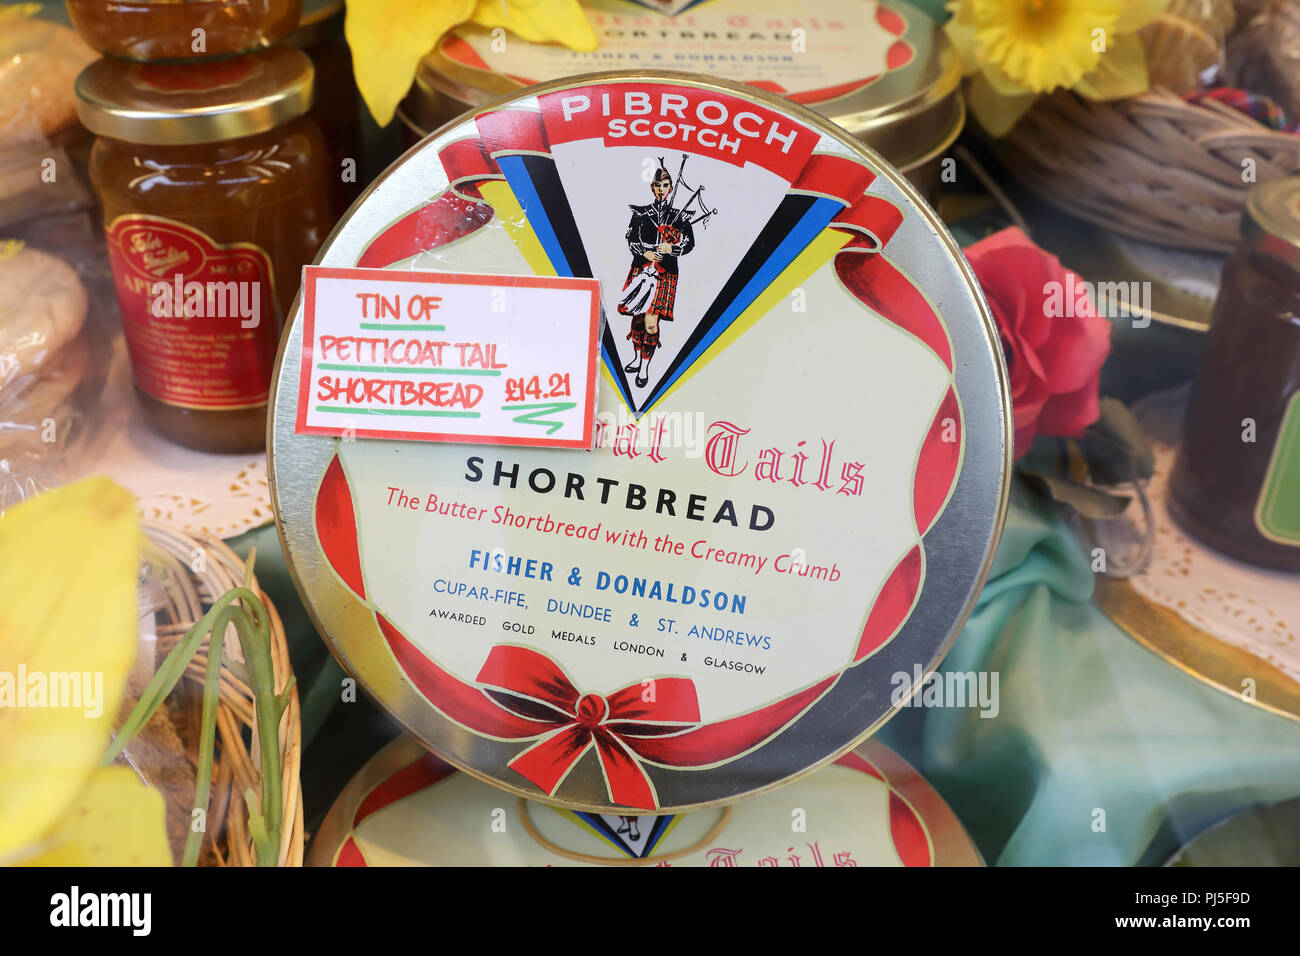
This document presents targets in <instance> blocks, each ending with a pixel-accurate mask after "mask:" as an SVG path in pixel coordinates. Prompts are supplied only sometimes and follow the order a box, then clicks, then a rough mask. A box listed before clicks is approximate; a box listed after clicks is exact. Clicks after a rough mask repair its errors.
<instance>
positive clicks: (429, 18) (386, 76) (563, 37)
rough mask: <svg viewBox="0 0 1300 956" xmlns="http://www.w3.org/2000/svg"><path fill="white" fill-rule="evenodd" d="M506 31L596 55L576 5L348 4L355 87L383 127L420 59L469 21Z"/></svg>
mask: <svg viewBox="0 0 1300 956" xmlns="http://www.w3.org/2000/svg"><path fill="white" fill-rule="evenodd" d="M470 20H472V21H473V22H475V23H477V24H480V25H482V26H485V27H489V28H492V27H504V28H505V29H507V30H509V31H510V32H512V33H514V34H515V35H516V36H518V37H521V38H522V39H524V40H528V41H530V42H533V43H550V42H555V43H562V44H564V45H565V46H569V47H572V48H573V49H575V50H594V49H595V48H596V34H595V33H594V32H593V31H592V29H591V24H590V23H588V22H587V17H586V15H585V14H584V13H583V12H582V8H581V7H580V6H578V0H348V4H347V16H346V19H345V21H344V34H345V35H346V37H347V41H348V46H349V47H351V49H352V64H353V67H352V68H353V72H354V73H355V74H356V78H357V87H358V88H359V89H360V90H361V98H362V99H363V100H365V102H366V106H367V107H369V109H370V112H371V115H373V116H374V118H375V120H376V122H378V123H379V125H380V126H386V125H388V123H389V122H390V121H391V120H392V118H393V113H394V112H395V111H396V109H397V104H398V103H399V102H401V100H402V97H404V96H405V95H406V91H407V90H408V89H410V87H411V80H412V79H413V78H414V76H415V70H416V67H417V66H418V65H419V62H420V59H421V57H423V56H424V55H425V54H426V53H428V52H429V50H431V49H432V48H433V45H434V44H435V43H437V41H438V40H439V39H440V38H441V37H442V35H443V34H445V33H446V32H447V31H449V30H451V29H452V28H453V27H456V26H458V25H460V24H462V23H465V22H466V21H470Z"/></svg>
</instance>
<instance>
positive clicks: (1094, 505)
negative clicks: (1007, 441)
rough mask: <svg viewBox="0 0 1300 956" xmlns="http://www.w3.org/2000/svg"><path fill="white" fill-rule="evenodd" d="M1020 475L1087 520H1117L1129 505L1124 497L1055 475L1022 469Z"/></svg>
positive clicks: (1127, 499)
mask: <svg viewBox="0 0 1300 956" xmlns="http://www.w3.org/2000/svg"><path fill="white" fill-rule="evenodd" d="M1021 474H1023V475H1024V476H1025V478H1026V479H1028V480H1029V483H1030V484H1031V485H1035V486H1036V487H1038V488H1039V489H1040V490H1041V491H1043V492H1045V493H1046V494H1047V495H1049V496H1050V497H1051V498H1053V499H1055V500H1056V501H1060V502H1062V503H1064V504H1067V505H1069V506H1070V507H1072V508H1074V509H1075V510H1076V511H1078V512H1079V513H1080V514H1082V515H1084V516H1085V517H1088V518H1118V517H1119V516H1120V515H1122V514H1123V513H1124V512H1125V510H1126V509H1127V508H1128V505H1129V500H1130V499H1129V498H1127V497H1125V496H1124V495H1112V494H1110V492H1107V491H1102V490H1101V489H1100V488H1093V487H1091V486H1090V485H1081V484H1079V483H1078V482H1075V481H1070V480H1069V479H1066V478H1059V477H1057V476H1056V475H1047V474H1043V473H1042V472H1037V471H1025V470H1023V469H1021Z"/></svg>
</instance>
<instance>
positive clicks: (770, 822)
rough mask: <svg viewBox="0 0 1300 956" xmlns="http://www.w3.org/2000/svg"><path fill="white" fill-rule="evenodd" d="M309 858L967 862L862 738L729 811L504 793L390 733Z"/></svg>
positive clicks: (925, 794) (914, 783)
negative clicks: (583, 803)
mask: <svg viewBox="0 0 1300 956" xmlns="http://www.w3.org/2000/svg"><path fill="white" fill-rule="evenodd" d="M307 862H308V865H309V866H786V867H789V866H800V867H854V866H922V867H923V866H979V865H981V861H980V857H979V853H978V851H977V850H976V849H975V846H974V844H972V843H971V841H970V838H969V837H968V836H967V835H966V831H965V830H964V829H963V828H962V825H961V823H960V821H958V819H957V818H956V817H955V816H954V815H953V813H952V811H951V810H950V809H949V808H948V805H947V804H946V803H944V801H943V798H942V797H940V796H939V794H937V793H936V792H935V791H934V789H933V788H932V787H931V786H930V785H929V784H928V783H927V782H926V781H925V779H924V778H923V777H921V776H920V775H919V774H918V773H917V772H916V771H915V770H913V769H912V768H911V767H910V766H909V765H908V764H907V762H906V761H904V760H903V759H902V758H901V757H899V756H898V755H897V754H895V753H894V752H893V751H892V750H890V749H889V748H888V747H886V746H885V745H884V744H881V743H879V742H876V741H867V742H866V743H864V744H863V745H862V746H861V747H859V748H857V749H856V750H854V751H852V752H850V753H847V754H845V755H844V756H843V757H841V758H839V759H838V760H837V761H835V763H833V764H832V765H831V766H829V767H824V768H823V769H821V770H819V771H817V772H816V773H814V774H809V775H808V776H807V777H804V778H803V779H802V780H800V781H798V782H797V783H795V784H792V785H791V786H789V787H783V788H782V789H781V790H779V791H776V792H774V793H766V794H762V795H760V796H758V797H755V798H754V799H753V800H746V801H744V802H742V803H740V804H737V805H736V806H734V807H730V806H728V807H717V808H712V809H705V810H695V811H692V812H690V813H679V814H658V815H653V816H645V815H640V816H632V815H625V814H612V813H584V812H582V811H577V810H565V809H560V808H557V807H550V806H546V805H545V804H541V803H537V802H535V801H532V800H524V799H520V798H511V797H509V796H508V795H506V794H504V793H502V792H501V791H499V790H496V789H494V788H492V787H489V786H486V785H484V784H483V783H482V782H480V781H478V780H475V779H474V778H473V777H471V776H469V775H467V774H463V773H457V772H456V770H455V768H454V767H452V766H450V765H449V764H447V763H445V762H443V761H441V760H439V759H438V758H437V757H435V756H434V755H433V754H431V753H429V752H427V751H426V750H424V748H422V747H421V746H420V745H419V743H418V742H417V741H415V740H413V739H411V738H410V737H399V738H398V739H397V740H394V741H393V742H392V743H390V744H389V745H388V746H387V747H385V748H384V749H383V750H381V751H380V752H379V753H378V754H376V755H375V756H374V757H372V758H371V759H370V761H369V762H368V763H366V765H365V766H364V767H362V768H361V770H360V771H359V772H358V773H357V774H356V776H354V777H353V778H352V780H351V781H350V782H349V783H348V785H347V787H345V788H344V790H343V792H342V793H341V794H340V795H339V797H338V799H337V800H336V801H335V802H334V806H333V807H332V808H331V809H330V812H329V815H328V816H327V817H326V818H325V821H324V822H323V823H322V824H321V827H320V830H319V831H318V833H317V835H316V838H315V839H314V841H313V842H312V847H311V854H310V856H309V857H308V861H307Z"/></svg>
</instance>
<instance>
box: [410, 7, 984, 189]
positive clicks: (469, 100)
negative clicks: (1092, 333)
mask: <svg viewBox="0 0 1300 956" xmlns="http://www.w3.org/2000/svg"><path fill="white" fill-rule="evenodd" d="M582 5H583V8H584V10H585V11H586V14H587V17H588V19H589V20H590V21H591V24H592V27H593V28H594V30H595V32H596V36H597V38H598V40H599V44H600V45H599V46H598V47H597V49H596V50H594V51H592V52H590V53H580V52H575V51H573V50H569V49H566V48H564V47H560V46H556V45H551V44H536V43H528V42H526V41H523V40H519V39H517V38H515V37H511V36H508V35H503V34H502V32H501V31H500V30H498V31H496V32H495V33H493V32H491V31H488V30H487V29H486V28H484V27H480V26H476V25H473V24H466V25H463V26H461V27H458V28H456V29H455V30H453V31H452V32H451V33H449V34H447V36H445V37H444V38H443V39H442V40H441V41H440V42H439V44H438V45H437V47H435V48H434V49H433V50H432V51H430V53H429V54H428V55H427V56H426V57H425V58H424V59H423V60H422V61H421V63H420V66H419V70H418V72H417V75H416V79H415V84H414V86H413V87H412V89H411V93H410V94H409V96H408V97H407V98H406V100H405V101H404V102H403V104H402V106H401V107H400V108H399V110H398V115H399V117H400V118H401V120H402V122H403V124H404V125H405V126H406V128H407V129H408V130H409V131H410V133H411V134H412V135H413V137H414V139H418V138H420V137H422V136H424V135H425V134H426V133H428V132H429V131H430V130H432V129H434V128H436V127H437V126H440V125H441V124H442V123H444V122H447V121H448V120H450V119H452V118H453V117H455V116H457V115H459V114H460V113H461V112H463V111H464V110H466V109H470V108H471V107H479V106H482V105H483V104H484V103H487V102H488V101H490V100H492V99H494V98H495V97H498V96H502V95H505V94H508V93H512V92H515V91H517V90H520V89H522V88H524V87H525V86H528V85H530V84H532V83H537V82H543V81H547V80H555V79H560V78H562V77H565V76H571V75H573V74H577V73H585V72H589V71H594V70H614V69H624V70H627V69H633V70H636V69H648V70H682V71H687V72H692V73H701V74H705V75H709V76H717V77H720V78H723V79H727V80H735V81H738V82H742V83H748V84H750V85H753V86H755V87H758V88H759V89H764V90H768V91H770V92H774V93H779V94H781V95H783V96H787V97H789V98H790V99H792V100H794V101H795V102H797V103H801V104H803V105H805V106H807V107H809V108H811V109H813V110H816V111H817V112H818V113H821V114H822V115H823V116H825V117H827V118H828V119H830V120H832V121H833V122H835V123H837V124H838V125H839V126H841V127H843V128H844V129H845V130H847V131H848V132H849V133H850V134H852V135H853V136H856V137H857V138H858V139H860V140H861V141H862V142H864V143H866V144H867V145H868V146H870V147H871V148H872V149H874V150H876V151H877V152H878V153H880V154H881V155H882V156H883V157H884V158H885V159H886V160H887V161H888V162H890V163H891V164H892V165H894V166H896V167H897V168H898V169H900V170H902V172H903V173H904V175H906V176H908V178H909V179H911V180H912V181H913V182H914V183H915V184H917V185H918V187H919V188H921V189H922V191H923V192H924V193H927V194H928V192H929V191H930V190H931V188H932V187H933V186H934V185H935V184H936V183H937V182H938V166H939V160H940V158H941V156H942V154H943V152H944V151H945V150H946V149H947V148H948V146H950V145H951V144H952V142H953V140H955V139H956V138H957V136H958V134H959V133H960V132H961V129H962V126H963V124H964V122H965V106H964V104H963V101H962V97H961V92H960V82H961V66H960V63H959V62H958V60H957V57H956V55H955V52H954V50H953V49H952V47H951V45H950V44H949V42H948V39H947V37H946V36H945V35H944V33H943V31H942V30H941V29H939V28H938V26H937V25H936V24H935V23H934V21H933V20H932V19H931V18H930V17H928V16H926V15H925V14H924V13H923V12H922V11H920V10H918V9H916V8H915V7H913V6H911V5H910V4H908V3H906V2H902V0H826V2H822V3H818V4H817V5H816V6H815V8H812V11H813V12H805V10H804V9H795V8H793V7H792V5H791V4H789V3H787V2H783V0H707V2H705V3H701V4H697V5H695V6H692V7H690V8H689V9H687V10H685V11H683V12H681V13H679V14H678V15H676V16H665V15H663V14H660V13H657V12H655V11H653V10H649V9H647V8H646V7H644V6H642V5H640V4H639V3H637V2H636V0H582Z"/></svg>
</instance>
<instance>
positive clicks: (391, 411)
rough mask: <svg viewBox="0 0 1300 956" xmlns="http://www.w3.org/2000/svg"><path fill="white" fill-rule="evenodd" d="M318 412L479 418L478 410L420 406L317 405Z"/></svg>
mask: <svg viewBox="0 0 1300 956" xmlns="http://www.w3.org/2000/svg"><path fill="white" fill-rule="evenodd" d="M316 411H318V412H341V413H343V414H345V415H416V416H420V417H424V418H431V417H438V418H479V417H480V415H479V413H478V412H445V411H442V410H436V409H430V410H428V411H425V410H423V409H419V408H348V407H347V406H346V405H317V406H316Z"/></svg>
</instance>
